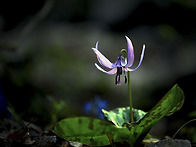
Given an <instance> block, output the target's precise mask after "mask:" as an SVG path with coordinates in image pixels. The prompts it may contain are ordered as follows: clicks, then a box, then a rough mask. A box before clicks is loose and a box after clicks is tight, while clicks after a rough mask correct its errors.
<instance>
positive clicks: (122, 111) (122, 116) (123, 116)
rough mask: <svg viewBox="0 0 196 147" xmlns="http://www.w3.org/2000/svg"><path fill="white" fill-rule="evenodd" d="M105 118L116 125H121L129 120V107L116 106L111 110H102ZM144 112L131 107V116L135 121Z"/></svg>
mask: <svg viewBox="0 0 196 147" xmlns="http://www.w3.org/2000/svg"><path fill="white" fill-rule="evenodd" d="M102 111H103V114H104V116H105V117H106V118H107V120H109V121H111V122H113V123H114V124H115V125H116V126H118V127H122V126H123V124H125V123H129V122H130V107H129V106H128V107H123V108H116V109H114V110H111V111H106V110H102ZM145 114H146V112H144V111H142V110H138V109H133V117H134V120H135V121H136V122H137V121H139V120H140V119H141V118H142V117H143V116H144V115H145Z"/></svg>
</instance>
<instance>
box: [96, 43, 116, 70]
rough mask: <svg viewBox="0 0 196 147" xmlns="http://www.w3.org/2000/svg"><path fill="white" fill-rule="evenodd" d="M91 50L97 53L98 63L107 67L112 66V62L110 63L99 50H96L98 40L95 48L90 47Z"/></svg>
mask: <svg viewBox="0 0 196 147" xmlns="http://www.w3.org/2000/svg"><path fill="white" fill-rule="evenodd" d="M92 50H93V51H94V52H95V54H96V55H97V59H98V61H99V63H100V64H101V65H103V66H105V67H107V68H110V69H111V68H113V63H111V62H110V61H109V60H108V59H107V58H106V57H105V56H104V55H103V54H102V53H101V52H100V51H99V50H98V42H97V43H96V48H92Z"/></svg>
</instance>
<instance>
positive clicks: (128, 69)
mask: <svg viewBox="0 0 196 147" xmlns="http://www.w3.org/2000/svg"><path fill="white" fill-rule="evenodd" d="M144 51H145V45H143V49H142V54H141V57H140V63H139V64H138V66H137V67H136V68H135V69H130V68H126V69H127V71H134V70H136V69H138V67H140V65H141V63H142V60H143V58H144Z"/></svg>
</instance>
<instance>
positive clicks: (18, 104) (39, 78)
mask: <svg viewBox="0 0 196 147" xmlns="http://www.w3.org/2000/svg"><path fill="white" fill-rule="evenodd" d="M195 16H196V2H195V1H194V0H179V1H177V0H167V1H161V0H141V1H138V0H132V1H130V0H123V1H122V0H116V1H113V0H72V1H66V0H58V1H55V0H46V1H44V0H39V1H33V0H29V1H25V0H21V1H11V0H7V1H1V2H0V85H1V89H2V94H3V95H4V97H5V99H6V102H7V105H8V106H9V108H10V109H11V110H12V111H14V114H15V116H12V119H13V118H15V119H16V118H18V119H22V120H26V121H33V120H34V121H35V123H36V124H37V125H40V126H42V127H46V126H47V125H48V124H51V123H55V122H56V121H58V120H59V119H61V118H65V117H70V116H78V115H90V116H93V117H96V115H94V114H92V113H90V114H86V113H85V111H84V104H85V103H88V102H89V103H91V102H92V101H93V100H94V99H96V98H95V97H97V95H99V98H100V100H103V101H104V102H107V109H114V108H116V107H122V106H127V105H128V103H129V102H128V92H127V85H125V84H124V83H123V82H122V85H121V86H116V85H114V79H115V76H109V75H106V74H104V73H102V72H100V71H99V70H97V69H96V67H95V66H94V63H97V59H96V56H95V54H94V52H93V51H92V50H91V48H92V47H94V46H95V43H96V42H97V41H99V49H100V51H101V52H102V53H103V54H104V55H105V56H106V57H108V59H110V61H112V62H115V61H116V59H117V57H118V55H119V53H120V50H121V49H122V48H127V44H126V40H125V37H124V36H125V35H127V36H128V37H129V38H130V39H131V40H132V42H133V45H134V51H135V64H134V65H133V68H134V67H136V66H137V64H138V62H139V59H140V54H141V50H142V45H143V44H145V45H146V51H145V57H144V60H143V63H142V65H141V67H140V68H139V69H137V70H136V71H134V72H132V73H131V82H132V83H131V84H132V93H133V105H134V107H135V108H138V109H143V110H145V111H149V110H150V109H151V108H152V107H153V106H154V105H155V104H156V103H157V102H158V101H159V100H160V99H161V97H162V96H164V94H165V93H166V92H167V91H168V90H169V89H170V88H171V87H172V86H173V85H174V84H175V83H177V84H178V85H179V86H180V87H181V88H182V89H183V91H184V93H185V104H184V106H183V108H182V109H181V110H180V111H179V112H176V113H175V114H173V115H172V116H170V117H167V118H165V119H163V121H161V122H160V123H159V124H158V125H157V126H156V127H155V129H154V131H153V130H152V132H153V133H154V134H155V135H156V136H158V137H163V136H165V135H172V134H174V133H175V131H177V129H178V128H179V127H180V126H181V125H182V124H184V123H185V122H187V121H188V120H190V119H191V117H190V116H192V117H195V114H194V112H195V107H196V94H195V90H196V89H195V83H196V59H195V55H196V27H195V26H196V21H195ZM2 103H3V101H2ZM1 108H4V105H3V104H1ZM192 112H193V113H192ZM190 113H191V114H192V115H190ZM12 115H13V114H12ZM6 117H10V116H9V115H7V116H6ZM193 126H195V124H194V123H192V124H190V126H189V127H193ZM192 130H195V128H194V127H193V128H192ZM192 130H190V129H188V128H187V129H185V130H184V131H182V133H181V135H179V137H181V138H183V137H184V138H188V137H189V136H188V135H186V134H188V133H187V131H189V134H190V131H192ZM183 132H185V133H184V134H185V136H184V134H183ZM193 134H194V133H193ZM193 136H194V135H192V136H191V137H193ZM195 136H196V135H195ZM195 138H196V137H195ZM195 140H196V139H195Z"/></svg>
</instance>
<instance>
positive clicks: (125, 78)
mask: <svg viewBox="0 0 196 147" xmlns="http://www.w3.org/2000/svg"><path fill="white" fill-rule="evenodd" d="M126 83H127V76H126V75H125V84H126Z"/></svg>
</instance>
